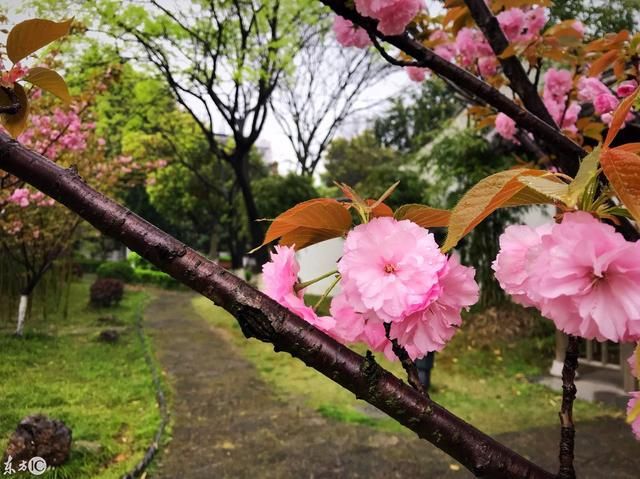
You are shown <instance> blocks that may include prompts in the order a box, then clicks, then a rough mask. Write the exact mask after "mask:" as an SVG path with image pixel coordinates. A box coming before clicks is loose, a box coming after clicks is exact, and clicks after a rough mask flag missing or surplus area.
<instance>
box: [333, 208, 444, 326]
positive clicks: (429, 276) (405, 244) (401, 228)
mask: <svg viewBox="0 0 640 479" xmlns="http://www.w3.org/2000/svg"><path fill="white" fill-rule="evenodd" d="M445 264H446V257H445V256H444V255H443V254H442V253H441V252H440V250H439V249H438V245H437V243H436V241H435V239H434V237H433V235H432V234H431V233H429V232H428V231H427V230H425V229H424V228H421V227H420V226H418V225H417V224H415V223H413V222H411V221H407V220H404V221H397V220H395V219H393V218H391V217H381V218H374V219H372V220H371V221H370V222H369V223H366V224H361V225H358V226H356V227H355V228H354V229H353V230H351V231H350V232H349V234H348V235H347V238H346V241H345V244H344V253H343V255H342V258H341V259H340V261H339V262H338V271H339V272H340V274H341V275H342V282H341V286H342V290H343V291H344V293H345V295H346V298H347V300H348V302H349V303H350V304H351V305H352V306H353V308H354V310H355V311H356V312H359V313H362V314H364V315H365V316H366V318H367V319H377V320H378V321H381V322H396V321H401V320H403V319H404V318H405V317H407V316H409V315H410V314H412V313H414V312H416V311H420V310H422V309H424V308H425V307H426V306H428V305H429V304H431V303H432V302H433V301H435V300H436V299H437V297H438V296H439V294H440V284H439V273H440V270H442V269H443V268H444V267H445Z"/></svg>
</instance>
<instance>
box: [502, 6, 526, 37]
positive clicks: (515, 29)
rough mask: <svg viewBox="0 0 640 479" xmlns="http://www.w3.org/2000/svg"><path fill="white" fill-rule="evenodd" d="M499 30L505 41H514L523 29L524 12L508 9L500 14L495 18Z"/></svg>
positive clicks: (517, 9)
mask: <svg viewBox="0 0 640 479" xmlns="http://www.w3.org/2000/svg"><path fill="white" fill-rule="evenodd" d="M497 18H498V23H499V24H500V28H502V31H503V32H504V35H505V36H506V37H507V40H509V41H514V40H516V39H517V38H518V37H519V36H520V33H521V32H522V29H523V28H524V18H525V15H524V12H523V11H522V9H520V8H510V9H509V10H504V11H502V12H500V13H499V14H498V16H497Z"/></svg>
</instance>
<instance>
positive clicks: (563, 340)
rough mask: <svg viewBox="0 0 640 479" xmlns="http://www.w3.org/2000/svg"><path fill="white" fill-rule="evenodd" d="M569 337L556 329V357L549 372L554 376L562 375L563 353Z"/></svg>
mask: <svg viewBox="0 0 640 479" xmlns="http://www.w3.org/2000/svg"><path fill="white" fill-rule="evenodd" d="M568 342H569V338H568V337H567V335H566V334H564V333H563V332H562V331H558V330H556V357H555V358H554V359H553V363H552V364H551V369H550V370H549V374H551V375H552V376H555V377H562V367H563V366H564V355H565V353H566V352H567V344H568Z"/></svg>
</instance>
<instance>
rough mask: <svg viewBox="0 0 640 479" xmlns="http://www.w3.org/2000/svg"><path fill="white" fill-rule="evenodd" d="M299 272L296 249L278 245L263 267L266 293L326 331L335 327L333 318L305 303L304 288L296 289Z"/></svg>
mask: <svg viewBox="0 0 640 479" xmlns="http://www.w3.org/2000/svg"><path fill="white" fill-rule="evenodd" d="M299 272H300V265H299V264H298V261H297V260H296V256H295V250H294V249H293V248H291V247H288V246H279V245H278V246H276V247H275V252H273V253H271V261H269V262H268V263H266V264H265V265H264V266H263V267H262V274H263V279H264V293H265V294H266V295H267V296H269V297H270V298H271V299H273V300H274V301H276V302H278V303H279V304H280V305H282V306H284V307H285V308H287V309H288V310H289V311H291V312H292V313H294V314H297V315H298V316H300V317H301V318H302V319H304V320H305V321H306V322H308V323H310V324H312V325H314V326H316V327H317V328H319V329H322V330H324V331H326V330H329V329H331V328H333V327H334V326H335V320H334V319H333V318H331V317H329V316H320V317H319V316H318V315H317V314H316V312H315V311H314V310H313V308H311V307H310V306H307V305H306V304H304V300H303V290H300V291H298V292H296V291H295V289H294V286H295V284H296V283H297V281H298V273H299Z"/></svg>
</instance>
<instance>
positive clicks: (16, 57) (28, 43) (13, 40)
mask: <svg viewBox="0 0 640 479" xmlns="http://www.w3.org/2000/svg"><path fill="white" fill-rule="evenodd" d="M71 22H73V18H70V19H69V20H65V21H63V22H60V23H58V22H52V21H51V20H42V19H40V18H34V19H32V20H25V21H24V22H21V23H18V24H17V25H16V26H15V27H13V28H12V29H11V31H10V32H9V35H8V36H7V56H8V57H9V59H10V60H11V61H12V62H13V63H14V64H15V63H18V62H19V61H20V60H22V59H24V58H26V57H27V56H29V55H31V54H32V53H33V52H35V51H36V50H40V49H41V48H42V47H44V46H46V45H48V44H49V43H51V42H53V41H54V40H57V39H58V38H60V37H63V36H65V35H66V34H67V33H69V28H70V27H71Z"/></svg>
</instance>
